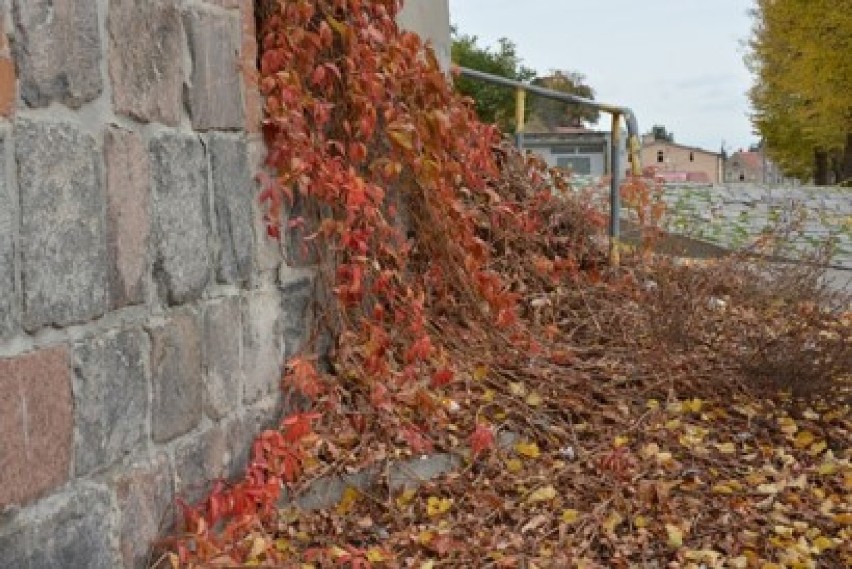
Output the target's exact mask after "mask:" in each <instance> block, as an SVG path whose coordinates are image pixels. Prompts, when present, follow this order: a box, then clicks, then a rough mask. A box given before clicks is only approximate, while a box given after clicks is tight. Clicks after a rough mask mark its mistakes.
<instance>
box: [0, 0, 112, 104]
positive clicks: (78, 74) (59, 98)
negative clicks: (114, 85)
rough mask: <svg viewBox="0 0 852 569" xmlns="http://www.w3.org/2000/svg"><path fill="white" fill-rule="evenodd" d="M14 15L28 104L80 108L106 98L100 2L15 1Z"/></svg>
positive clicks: (23, 94) (20, 72) (18, 58)
mask: <svg viewBox="0 0 852 569" xmlns="http://www.w3.org/2000/svg"><path fill="white" fill-rule="evenodd" d="M13 14H14V19H15V43H14V48H15V49H14V51H15V60H16V62H17V67H18V78H19V79H20V89H21V97H22V98H23V99H24V101H25V102H26V103H27V105H29V106H31V107H46V106H48V105H49V104H50V103H52V102H60V103H64V104H66V105H68V106H69V107H72V108H78V107H80V106H81V105H82V104H83V103H86V102H89V101H93V100H94V99H96V98H97V97H98V96H99V95H100V94H101V91H102V89H103V81H102V79H101V67H100V66H101V40H100V33H99V27H98V8H97V2H92V0H63V1H62V2H56V1H55V0H14V1H13Z"/></svg>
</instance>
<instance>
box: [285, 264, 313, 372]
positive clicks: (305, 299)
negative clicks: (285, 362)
mask: <svg viewBox="0 0 852 569" xmlns="http://www.w3.org/2000/svg"><path fill="white" fill-rule="evenodd" d="M314 276H315V275H314V272H313V271H311V270H310V269H291V270H290V271H288V272H287V273H286V275H282V279H281V284H280V289H281V297H282V300H281V309H282V313H283V318H284V344H285V348H286V351H285V355H286V357H287V358H288V359H289V358H291V357H293V356H295V355H296V353H297V352H298V351H299V350H300V349H301V348H302V345H303V344H304V341H305V339H306V338H307V335H308V326H310V323H311V313H310V308H311V301H312V300H313V297H314V294H315V291H314Z"/></svg>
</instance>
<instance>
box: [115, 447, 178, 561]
mask: <svg viewBox="0 0 852 569" xmlns="http://www.w3.org/2000/svg"><path fill="white" fill-rule="evenodd" d="M113 488H114V491H115V496H116V500H117V502H118V511H119V512H120V516H121V518H120V522H119V548H120V550H121V558H122V561H123V562H124V565H123V567H124V568H125V569H147V568H148V567H150V566H151V565H152V563H153V561H154V559H150V553H151V548H152V545H153V543H154V542H155V541H156V540H157V538H159V537H160V535H161V532H164V531H167V530H168V528H169V527H170V526H171V525H172V523H173V522H174V517H175V516H174V503H173V501H174V483H173V475H172V469H171V465H170V463H169V459H168V457H167V456H166V455H158V456H157V457H155V458H154V459H153V460H151V461H149V462H140V463H136V464H134V465H132V466H131V467H130V468H129V469H128V470H127V471H126V472H124V473H122V474H121V475H119V476H118V477H117V478H116V479H115V480H114V482H113Z"/></svg>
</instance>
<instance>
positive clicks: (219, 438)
mask: <svg viewBox="0 0 852 569" xmlns="http://www.w3.org/2000/svg"><path fill="white" fill-rule="evenodd" d="M229 460H230V452H229V451H228V441H227V439H226V438H225V433H224V432H223V431H222V429H220V428H218V427H213V428H212V429H209V430H207V431H205V432H203V433H201V434H199V435H197V436H194V437H191V438H189V439H188V440H186V441H184V442H182V443H181V444H180V445H178V446H177V447H176V448H175V492H176V494H177V495H178V496H180V497H181V498H183V499H185V500H187V501H188V502H190V503H194V502H197V501H199V500H201V499H202V498H203V497H204V495H205V494H206V493H207V492H208V491H209V489H210V487H211V482H213V481H214V480H219V479H223V478H226V477H227V475H228V462H229Z"/></svg>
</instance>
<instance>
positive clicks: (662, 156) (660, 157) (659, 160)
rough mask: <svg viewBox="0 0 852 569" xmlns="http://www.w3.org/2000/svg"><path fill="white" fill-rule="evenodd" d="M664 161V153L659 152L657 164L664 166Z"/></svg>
mask: <svg viewBox="0 0 852 569" xmlns="http://www.w3.org/2000/svg"><path fill="white" fill-rule="evenodd" d="M663 159H664V155H663V151H662V150H657V163H659V164H662V163H663Z"/></svg>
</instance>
